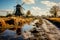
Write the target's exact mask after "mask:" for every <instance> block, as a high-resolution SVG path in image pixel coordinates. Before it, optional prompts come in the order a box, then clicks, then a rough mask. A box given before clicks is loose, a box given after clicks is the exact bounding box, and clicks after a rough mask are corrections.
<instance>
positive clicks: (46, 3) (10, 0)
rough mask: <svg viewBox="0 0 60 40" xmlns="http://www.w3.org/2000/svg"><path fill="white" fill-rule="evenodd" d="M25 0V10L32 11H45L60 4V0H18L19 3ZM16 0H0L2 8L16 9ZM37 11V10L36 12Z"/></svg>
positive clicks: (0, 8) (0, 7)
mask: <svg viewBox="0 0 60 40" xmlns="http://www.w3.org/2000/svg"><path fill="white" fill-rule="evenodd" d="M23 2H25V4H24V5H23V7H24V8H25V10H28V9H29V10H31V12H32V13H35V14H36V13H37V12H39V13H40V12H41V13H42V12H43V13H45V12H46V11H48V10H49V8H51V7H52V6H53V5H58V4H60V0H18V3H19V4H22V3H23ZM14 6H16V0H0V10H10V9H11V10H14V8H15V7H14ZM35 11H36V12H35Z"/></svg>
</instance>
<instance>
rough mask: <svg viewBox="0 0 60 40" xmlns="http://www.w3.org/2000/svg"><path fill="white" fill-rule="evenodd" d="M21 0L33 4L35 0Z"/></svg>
mask: <svg viewBox="0 0 60 40" xmlns="http://www.w3.org/2000/svg"><path fill="white" fill-rule="evenodd" d="M22 1H23V2H25V3H26V4H34V3H35V0H22Z"/></svg>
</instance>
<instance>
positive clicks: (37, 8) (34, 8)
mask: <svg viewBox="0 0 60 40" xmlns="http://www.w3.org/2000/svg"><path fill="white" fill-rule="evenodd" d="M32 9H33V10H36V11H37V10H41V8H39V7H32Z"/></svg>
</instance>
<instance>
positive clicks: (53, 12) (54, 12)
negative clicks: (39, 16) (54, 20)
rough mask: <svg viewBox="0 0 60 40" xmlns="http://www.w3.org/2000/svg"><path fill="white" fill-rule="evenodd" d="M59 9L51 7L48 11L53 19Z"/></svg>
mask: <svg viewBox="0 0 60 40" xmlns="http://www.w3.org/2000/svg"><path fill="white" fill-rule="evenodd" d="M58 9H59V7H58V6H53V7H52V8H51V9H50V13H51V14H53V15H54V17H56V16H57V11H58Z"/></svg>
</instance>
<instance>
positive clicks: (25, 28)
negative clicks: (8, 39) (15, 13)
mask: <svg viewBox="0 0 60 40" xmlns="http://www.w3.org/2000/svg"><path fill="white" fill-rule="evenodd" d="M32 28H33V25H32V24H31V23H30V24H29V25H28V24H25V25H24V26H23V28H22V32H24V31H28V30H30V29H32ZM2 35H3V36H14V35H16V31H12V30H8V29H7V30H5V31H4V32H3V33H2Z"/></svg>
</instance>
